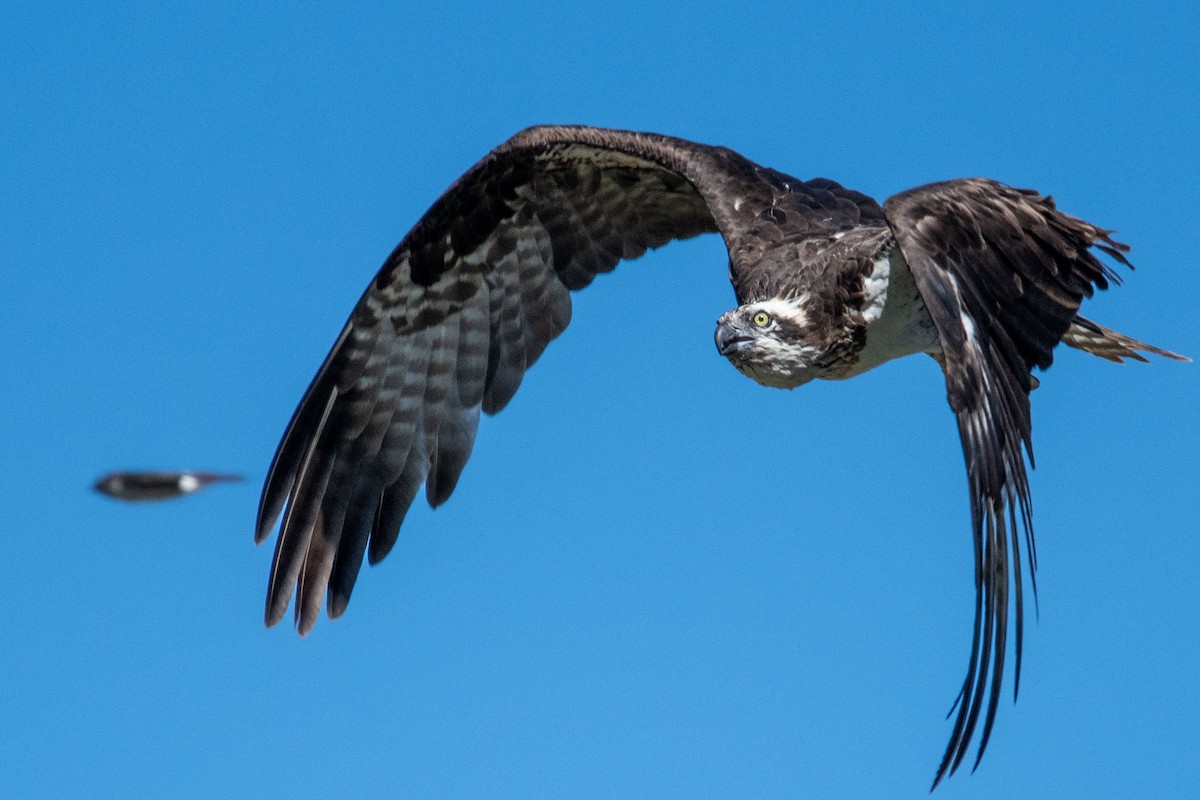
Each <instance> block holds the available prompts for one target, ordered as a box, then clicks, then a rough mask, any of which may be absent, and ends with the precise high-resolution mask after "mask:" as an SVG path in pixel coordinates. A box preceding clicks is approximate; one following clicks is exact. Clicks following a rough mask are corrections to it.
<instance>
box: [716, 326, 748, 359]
mask: <svg viewBox="0 0 1200 800" xmlns="http://www.w3.org/2000/svg"><path fill="white" fill-rule="evenodd" d="M713 338H714V339H715V340H716V343H717V352H718V353H720V354H721V355H723V356H725V357H726V358H728V357H729V356H731V355H733V354H734V353H736V352H737V351H739V350H743V349H745V347H746V345H747V344H749V343H750V342H753V341H754V337H753V336H747V335H746V334H744V333H742V332H740V331H739V330H738V329H737V328H735V327H733V326H732V325H730V324H729V323H727V322H718V323H717V332H716V334H715V335H714V337H713Z"/></svg>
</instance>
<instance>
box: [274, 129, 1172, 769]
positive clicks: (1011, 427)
mask: <svg viewBox="0 0 1200 800" xmlns="http://www.w3.org/2000/svg"><path fill="white" fill-rule="evenodd" d="M713 232H717V233H720V234H721V236H722V237H723V238H724V241H725V244H726V246H727V248H728V251H729V278H730V280H731V282H732V284H733V288H734V291H735V294H736V296H737V299H738V302H739V309H738V310H736V311H734V312H730V314H727V315H726V316H724V317H722V319H721V321H720V328H719V329H718V336H717V343H718V347H719V348H720V349H721V352H722V353H723V354H725V355H727V356H728V357H729V358H730V360H731V361H733V362H734V364H735V365H736V366H738V368H739V369H741V370H742V371H744V372H746V374H748V375H751V376H752V377H754V378H755V380H759V381H760V382H763V383H767V384H768V385H774V386H788V387H791V386H796V385H799V384H800V383H803V382H805V381H807V380H810V379H811V378H814V377H821V378H843V377H850V376H852V375H855V374H858V373H859V372H861V371H864V370H865V369H870V368H871V367H873V366H875V365H876V364H878V363H882V362H883V361H886V360H888V359H890V358H894V357H898V356H900V355H905V354H908V353H914V352H927V353H929V354H930V355H932V356H934V357H935V358H937V359H938V361H939V363H941V364H942V366H943V369H944V370H945V373H946V386H947V394H948V398H949V401H950V405H951V407H952V408H953V410H954V412H955V414H956V415H957V417H958V422H959V431H960V435H961V436H962V440H963V450H964V455H965V458H966V462H967V471H968V480H969V486H970V500H971V515H972V531H973V535H974V538H975V542H976V559H975V561H976V564H975V574H976V587H977V603H976V613H975V637H974V643H973V645H972V653H971V657H970V661H969V667H968V672H967V676H966V680H965V681H964V683H963V688H962V695H961V698H960V699H961V702H960V708H959V713H958V716H957V718H956V721H955V724H954V731H953V734H952V737H951V741H950V744H949V747H948V749H947V751H946V755H945V758H944V759H943V762H942V764H941V766H940V768H939V770H938V773H937V778H936V780H935V785H936V783H937V781H938V780H941V778H942V777H943V776H944V775H946V774H948V773H951V772H953V771H954V769H955V768H957V766H958V765H959V763H960V762H961V760H962V758H963V756H964V754H965V753H966V751H967V747H968V745H969V743H970V741H971V739H972V736H973V733H974V731H975V729H976V725H977V722H978V719H979V716H980V714H981V713H982V714H983V717H984V726H983V732H982V735H981V737H980V743H979V750H978V752H979V755H980V756H981V755H982V753H983V749H984V747H986V744H987V740H988V736H989V735H990V732H991V729H992V723H993V720H994V717H995V712H996V703H997V699H998V697H999V692H1000V685H1001V677H1002V670H1003V666H1004V657H1005V653H1006V651H1007V627H1008V610H1009V607H1010V605H1011V606H1012V607H1013V608H1014V609H1015V612H1016V620H1015V632H1016V658H1017V663H1018V674H1019V663H1020V654H1021V626H1022V611H1021V607H1022V606H1021V600H1022V598H1021V591H1022V585H1023V581H1022V577H1021V576H1022V570H1021V563H1020V558H1021V555H1020V553H1021V547H1020V541H1019V538H1020V537H1019V535H1018V529H1020V530H1023V531H1024V537H1025V541H1026V550H1027V559H1028V563H1029V572H1030V575H1031V576H1032V569H1033V566H1034V564H1033V534H1032V519H1031V513H1030V507H1029V486H1028V480H1027V476H1026V470H1025V461H1024V458H1025V457H1024V455H1023V453H1022V450H1023V449H1024V452H1025V453H1027V454H1029V455H1030V458H1031V459H1032V454H1031V450H1030V448H1031V436H1030V416H1029V401H1028V394H1029V391H1030V388H1031V385H1032V376H1031V374H1030V371H1031V369H1032V368H1033V367H1039V368H1043V369H1044V368H1046V367H1047V366H1049V364H1050V361H1051V351H1052V349H1053V347H1054V346H1055V344H1057V343H1058V341H1060V340H1063V338H1064V336H1067V337H1068V338H1067V339H1066V341H1067V343H1068V344H1071V345H1073V346H1077V347H1081V348H1082V349H1085V350H1088V351H1089V352H1094V353H1097V354H1098V355H1102V356H1104V357H1109V358H1111V357H1113V356H1114V355H1119V356H1123V357H1132V358H1140V356H1138V355H1137V351H1138V350H1143V351H1147V352H1152V353H1155V354H1158V355H1165V356H1167V357H1171V358H1178V357H1177V356H1175V355H1174V354H1172V353H1169V352H1167V351H1162V350H1158V349H1156V348H1152V347H1149V346H1148V345H1145V344H1143V343H1141V342H1138V341H1136V340H1133V339H1129V338H1128V337H1124V336H1123V335H1121V334H1116V333H1115V332H1112V331H1109V330H1108V329H1105V328H1102V327H1100V326H1097V325H1095V324H1094V323H1091V322H1089V321H1087V320H1084V319H1083V318H1082V317H1078V316H1077V314H1076V311H1077V309H1078V307H1079V304H1080V301H1081V300H1082V299H1083V298H1084V297H1086V296H1088V295H1090V294H1091V293H1092V291H1093V290H1094V289H1095V288H1105V287H1106V286H1107V285H1108V284H1109V283H1110V282H1111V281H1113V280H1114V275H1113V273H1112V271H1111V270H1110V269H1109V268H1108V267H1106V266H1104V265H1103V264H1102V263H1101V262H1100V261H1099V260H1097V258H1096V257H1095V255H1094V254H1093V252H1092V250H1091V249H1090V248H1093V247H1094V248H1097V249H1099V250H1101V251H1102V252H1105V253H1107V254H1108V255H1110V256H1112V257H1113V258H1114V259H1115V260H1117V261H1118V262H1121V263H1125V257H1124V255H1123V253H1124V251H1125V250H1126V249H1127V248H1125V247H1124V246H1123V245H1120V244H1118V243H1116V242H1115V241H1113V240H1112V239H1111V238H1110V236H1109V232H1108V231H1105V230H1102V229H1100V228H1097V227H1095V226H1093V225H1090V224H1088V223H1086V222H1083V221H1082V220H1078V219H1076V218H1074V217H1071V216H1069V215H1066V214H1063V213H1061V212H1059V211H1058V210H1057V209H1056V208H1055V206H1054V204H1053V202H1052V201H1051V200H1050V199H1049V198H1047V197H1043V196H1041V195H1039V194H1037V193H1035V192H1031V191H1026V190H1017V189H1013V188H1010V187H1008V186H1005V185H1003V184H1000V183H997V182H995V181H990V180H985V179H978V178H976V179H967V180H958V181H948V182H945V183H938V184H931V185H928V186H924V187H921V188H918V189H913V190H911V191H908V192H904V193H902V194H900V195H897V196H896V197H893V198H891V199H890V200H888V201H887V203H886V204H885V205H884V206H882V207H881V206H880V205H879V204H878V203H876V202H875V201H874V200H872V199H871V198H869V197H867V196H866V195H863V194H861V193H859V192H855V191H852V190H849V189H846V188H844V187H842V186H840V185H838V184H837V183H835V182H833V181H830V180H826V179H814V180H809V181H801V180H797V179H795V178H792V177H790V176H788V175H785V174H783V173H780V172H777V171H775V170H773V169H769V168H766V167H762V166H759V165H757V164H755V163H753V162H751V161H749V160H748V159H746V158H744V157H742V156H740V155H738V154H737V153H734V152H733V151H731V150H728V149H726V148H722V147H710V146H707V145H701V144H696V143H693V142H687V141H684V140H681V139H674V138H671V137H666V136H661V135H658V134H646V133H631V132H626V131H611V130H603V129H598V128H587V127H541V128H531V129H528V130H526V131H523V132H521V133H519V134H517V135H516V136H514V137H513V138H512V139H510V140H509V141H507V142H505V143H504V144H502V145H500V146H499V147H497V148H496V149H495V150H493V151H492V152H491V153H489V154H488V155H487V156H485V157H484V158H483V159H482V160H481V161H480V162H479V163H477V164H476V165H475V166H473V167H472V168H471V169H470V170H468V171H467V172H466V173H465V174H464V175H463V176H462V177H461V178H459V179H458V180H457V181H455V182H454V184H452V185H451V186H450V188H448V189H447V190H446V192H445V193H444V194H443V195H442V197H441V198H439V199H438V200H437V201H436V202H435V203H434V204H433V206H432V207H431V208H430V209H429V211H428V212H427V213H426V214H425V216H424V217H422V218H421V220H420V221H419V222H417V224H416V225H415V226H414V227H413V229H412V230H411V231H410V232H409V233H408V235H407V236H405V237H404V239H403V241H401V242H400V244H399V245H398V246H397V248H396V249H395V251H393V253H392V254H391V256H389V258H388V259H387V261H386V262H385V263H384V265H383V267H382V269H381V270H380V271H379V274H378V275H377V276H376V277H375V279H374V281H372V283H371V284H370V286H369V287H368V288H367V291H366V292H365V293H364V295H363V297H362V299H361V300H360V301H359V303H358V305H357V306H356V307H355V309H354V312H353V313H352V314H351V316H350V319H349V321H348V322H347V324H346V326H345V328H344V329H343V330H342V333H341V335H340V336H339V337H338V339H337V341H336V343H335V344H334V347H333V349H332V351H331V352H330V354H329V356H328V357H327V358H326V360H325V363H324V364H323V365H322V367H321V369H320V371H319V372H318V373H317V376H316V378H315V379H314V380H313V382H312V384H311V385H310V387H309V389H308V391H307V392H306V393H305V395H304V398H303V399H302V400H301V402H300V405H299V407H298V408H297V409H296V412H295V415H294V416H293V418H292V420H291V422H290V423H289V425H288V428H287V431H286V432H285V434H284V437H283V440H282V442H281V443H280V445H279V449H278V451H277V452H276V455H275V459H274V462H273V463H272V465H271V470H270V473H269V475H268V478H267V481H266V484H265V486H264V490H263V495H262V500H261V504H260V508H259V515H258V526H257V536H256V538H257V540H258V541H260V542H261V541H262V540H263V539H265V538H266V536H267V535H268V534H269V533H270V531H271V529H272V527H273V526H274V524H275V522H276V520H277V519H278V518H279V516H280V514H281V513H282V514H283V521H282V524H281V525H280V533H279V538H278V540H277V543H276V548H275V557H274V561H273V564H272V567H271V577H270V582H269V587H268V594H267V606H266V620H267V624H269V625H270V624H274V623H276V622H278V621H279V620H280V619H281V618H282V617H283V615H284V613H285V612H286V610H287V607H288V604H289V602H290V600H291V597H292V593H293V591H295V592H296V593H297V594H298V599H297V603H296V622H297V626H298V627H299V630H300V632H301V633H307V632H308V631H309V630H310V629H311V627H312V626H313V624H314V623H315V621H316V619H317V616H318V614H319V612H320V608H321V605H322V601H323V600H324V599H325V598H327V602H328V611H329V615H330V616H331V617H336V616H339V615H340V614H341V613H342V612H343V611H344V610H345V608H346V604H347V602H348V601H349V597H350V592H351V589H352V588H353V586H354V583H355V580H356V578H357V575H358V571H359V568H360V566H361V564H362V560H363V557H364V554H365V555H366V557H367V558H368V560H369V561H370V562H371V563H375V562H377V561H379V560H380V559H382V558H383V557H384V556H386V555H387V553H388V551H389V550H390V549H391V548H392V546H393V544H394V543H395V541H396V536H397V533H398V531H399V528H400V526H401V523H402V522H403V519H404V516H405V513H406V512H407V510H408V508H409V506H410V505H411V503H412V502H413V500H414V498H415V496H416V494H417V492H418V490H419V489H420V487H421V486H422V484H424V486H425V494H426V498H427V500H428V501H429V503H430V504H431V505H434V506H436V505H438V504H440V503H442V502H444V501H445V500H446V499H447V498H448V497H449V496H450V494H451V493H452V492H453V490H454V488H455V485H456V483H457V481H458V478H459V475H460V473H461V472H462V469H463V467H464V465H465V464H466V461H467V459H468V457H469V456H470V453H471V448H472V446H473V443H474V439H475V431H476V426H477V424H478V421H479V413H480V411H482V412H484V413H487V414H494V413H496V412H498V411H500V410H501V409H502V408H504V406H505V405H506V404H507V403H508V401H509V400H510V399H511V398H512V396H513V394H514V393H515V392H516V390H517V388H518V386H519V385H520V383H521V379H522V377H523V375H524V373H525V370H526V369H528V368H529V367H530V366H532V365H533V363H534V362H535V361H536V360H537V358H538V357H539V356H540V355H541V353H542V351H543V350H544V348H545V347H546V346H547V345H548V344H549V342H550V341H551V340H552V339H554V338H555V337H556V336H558V334H559V333H561V332H562V331H563V329H564V328H565V327H566V325H567V323H568V322H569V320H570V316H571V299H570V293H571V292H572V291H575V290H578V289H581V288H583V287H585V286H587V285H588V284H589V283H590V282H591V281H592V280H593V279H594V278H595V276H596V275H597V274H598V273H601V272H607V271H609V270H611V269H613V268H614V267H615V266H616V265H617V263H618V262H620V261H621V260H625V259H632V258H637V257H638V256H640V255H642V254H643V253H645V252H646V250H648V249H650V248H655V247H659V246H661V245H663V244H666V243H667V242H669V241H672V240H674V239H685V238H689V237H693V236H697V235H699V234H701V233H713ZM910 273H911V275H910ZM889 288H891V289H892V292H891V296H889V294H888V289H889ZM752 320H753V321H752ZM1068 334H1070V335H1068ZM1010 591H1012V592H1013V593H1014V594H1015V597H1014V598H1013V601H1012V602H1010V597H1009V592H1010ZM1014 683H1015V682H1014ZM1014 691H1015V685H1014Z"/></svg>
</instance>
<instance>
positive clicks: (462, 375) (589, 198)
mask: <svg viewBox="0 0 1200 800" xmlns="http://www.w3.org/2000/svg"><path fill="white" fill-rule="evenodd" d="M768 172H769V174H768ZM774 176H775V173H773V172H770V171H763V170H762V168H759V167H758V166H757V165H755V164H753V163H752V162H749V161H748V160H746V159H744V158H742V157H741V156H738V155H737V154H736V153H733V152H732V151H729V150H726V149H725V148H718V147H709V146H706V145H699V144H694V143H691V142H687V141H684V140H681V139H673V138H670V137H666V136H661V135H658V134H642V133H632V132H627V131H611V130H605V129H598V128H588V127H537V128H530V129H527V130H525V131H522V132H521V133H519V134H517V135H516V136H514V137H513V138H512V139H510V140H509V141H507V142H505V143H504V144H502V145H500V146H499V147H497V148H496V149H494V150H493V151H491V152H490V153H489V154H488V155H487V156H485V157H484V158H483V159H482V160H480V161H479V162H478V163H477V164H475V165H474V166H473V167H472V168H471V169H470V170H468V171H467V172H466V173H465V174H464V175H463V176H462V177H460V178H459V179H458V180H457V181H455V182H454V184H452V185H451V186H450V188H449V189H447V190H446V192H445V193H444V194H443V195H442V197H441V198H439V199H438V200H437V201H436V202H435V203H434V204H433V206H432V207H431V208H430V209H429V211H428V212H427V213H426V214H425V215H424V216H423V217H422V218H421V220H420V221H418V222H417V224H416V225H415V226H414V227H413V229H412V230H411V231H410V232H409V234H408V235H407V236H405V238H404V239H403V241H401V243H400V244H399V245H398V246H397V248H396V249H395V251H393V253H392V254H391V256H390V257H389V258H388V259H387V261H386V262H385V263H384V265H383V267H382V268H381V269H380V271H379V273H378V274H377V275H376V277H375V279H374V280H373V281H372V283H371V284H370V286H369V287H368V288H367V290H366V292H365V293H364V294H363V296H362V298H361V299H360V300H359V302H358V304H357V306H356V307H355V309H354V311H353V313H352V314H351V316H350V319H349V320H348V321H347V323H346V326H345V328H344V329H343V330H342V332H341V335H340V336H339V338H338V340H337V342H336V343H335V344H334V346H333V349H332V350H331V351H330V353H329V355H328V356H327V357H326V359H325V362H324V363H323V365H322V366H321V369H320V371H319V372H318V374H317V376H316V377H315V378H314V380H313V381H312V383H311V385H310V386H309V387H308V390H307V391H306V392H305V394H304V397H303V399H302V400H301V402H300V404H299V406H298V407H297V409H296V411H295V413H294V414H293V416H292V419H291V422H290V423H289V424H288V427H287V430H286V432H285V434H284V436H283V439H282V441H281V442H280V445H279V447H278V449H277V451H276V453H275V457H274V459H273V461H272V464H271V468H270V471H269V474H268V476H267V479H266V482H265V484H264V487H263V493H262V497H261V500H260V504H259V512H258V519H257V527H256V536H255V539H256V541H257V542H262V541H263V540H265V539H266V537H267V536H268V535H269V534H270V532H271V530H272V528H273V527H274V525H275V522H276V520H277V519H279V517H280V514H281V513H282V515H283V516H282V522H281V524H280V527H279V536H278V539H277V542H276V546H275V555H274V559H273V562H272V567H271V576H270V580H269V585H268V593H267V603H266V614H265V617H266V622H267V624H268V625H273V624H275V623H276V622H278V621H279V620H280V619H281V618H282V617H283V615H284V614H285V613H286V611H287V607H288V605H289V604H290V602H291V598H292V593H293V587H295V591H296V593H297V598H298V599H297V602H296V625H297V627H298V629H299V631H300V632H301V634H304V633H307V632H308V630H310V629H311V628H312V626H313V624H314V623H315V621H316V619H317V617H318V616H319V613H320V609H321V605H322V599H323V598H324V596H325V595H326V594H327V595H328V613H329V616H330V617H336V616H339V615H340V614H341V613H342V612H343V611H344V610H345V607H346V604H347V602H348V600H349V597H350V592H351V590H352V588H353V586H354V583H355V580H356V578H357V575H358V572H359V568H360V567H361V564H362V559H363V556H364V554H366V556H367V558H368V560H369V561H370V562H371V563H376V562H378V561H379V560H381V559H382V558H384V556H386V555H387V553H388V551H389V550H390V549H391V547H392V546H393V544H394V543H395V541H396V537H397V534H398V531H399V528H400V525H401V523H402V522H403V519H404V516H405V513H406V512H407V510H408V508H409V506H410V505H411V503H412V501H413V499H414V498H415V497H416V494H417V492H418V490H419V489H420V487H421V485H422V484H424V485H425V489H426V496H427V499H428V501H429V503H430V504H431V505H433V506H436V505H438V504H440V503H442V502H444V501H445V500H446V499H447V498H448V497H449V496H450V494H451V492H452V491H453V489H454V487H455V484H456V482H457V480H458V477H459V475H460V473H461V471H462V469H463V467H464V466H465V464H466V461H467V459H468V457H469V456H470V453H471V449H472V446H473V443H474V439H475V431H476V425H477V424H478V419H479V413H480V411H481V410H482V411H483V412H484V413H487V414H494V413H496V412H498V411H500V410H501V409H502V408H503V407H504V406H505V404H506V403H507V402H508V401H509V399H511V397H512V396H513V394H514V393H515V392H516V390H517V387H518V386H519V385H520V383H521V379H522V377H523V375H524V373H525V371H526V370H527V369H528V368H529V367H530V366H531V365H532V364H533V363H534V362H535V361H536V360H537V358H538V357H539V356H540V354H541V352H542V351H543V350H544V349H545V347H546V345H547V344H548V343H549V342H550V341H551V340H552V339H554V338H555V337H556V336H558V334H559V333H561V332H562V331H563V330H564V329H565V328H566V326H567V323H568V321H569V319H570V313H571V301H570V292H571V291H574V290H577V289H581V288H583V287H585V286H586V285H588V284H589V283H590V282H591V281H592V279H593V278H594V277H595V276H596V275H597V274H598V273H601V272H607V271H610V270H612V269H613V268H614V267H615V266H616V264H617V263H618V262H619V261H622V260H626V259H633V258H637V257H639V256H641V255H642V254H643V253H645V252H646V250H647V249H651V248H655V247H659V246H661V245H664V244H666V243H667V242H669V241H672V240H674V239H684V238H689V237H693V236H696V235H699V234H701V233H706V232H716V231H718V230H721V231H727V230H728V229H731V228H732V227H734V223H735V221H736V220H735V218H736V216H737V215H736V212H735V210H734V209H733V207H732V200H731V199H728V195H729V193H730V191H731V190H730V188H729V187H730V185H731V184H733V185H735V186H736V187H737V190H738V191H739V192H743V193H744V192H750V193H754V192H756V191H757V192H759V193H760V194H761V193H762V192H766V193H767V194H769V193H770V192H771V191H772V189H771V187H770V186H768V187H767V188H766V189H763V188H762V187H761V186H760V184H771V185H773V182H774V181H776V179H775V177H774ZM783 177H786V176H783ZM726 200H728V202H726ZM852 202H853V201H852ZM768 204H769V200H768ZM726 239H727V241H728V236H727V237H726Z"/></svg>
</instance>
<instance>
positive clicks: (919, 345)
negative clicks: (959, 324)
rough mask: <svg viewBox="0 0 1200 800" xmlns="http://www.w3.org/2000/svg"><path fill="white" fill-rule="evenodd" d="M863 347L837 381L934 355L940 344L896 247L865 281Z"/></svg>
mask: <svg viewBox="0 0 1200 800" xmlns="http://www.w3.org/2000/svg"><path fill="white" fill-rule="evenodd" d="M865 288H866V295H867V304H866V308H865V309H864V311H863V314H864V315H865V316H866V318H867V344H866V346H865V347H863V349H862V350H861V351H859V354H858V363H856V364H855V365H854V366H853V367H852V368H851V369H850V370H849V371H848V372H847V373H845V374H844V375H839V376H838V377H839V378H850V377H853V376H855V375H861V374H862V373H864V372H866V371H867V370H869V369H874V368H875V367H878V366H879V365H880V364H882V363H884V362H885V361H891V360H892V359H893V358H900V357H901V356H908V355H912V354H913V353H938V352H940V351H941V343H940V342H939V341H938V335H937V330H936V329H935V328H934V327H933V320H932V319H931V318H930V316H929V311H927V310H926V308H925V303H924V301H922V300H921V295H920V293H918V292H917V285H916V283H915V282H914V281H913V277H912V273H911V272H910V271H909V269H908V264H907V263H905V261H904V256H902V255H901V254H900V248H899V247H893V248H892V249H891V251H890V252H888V253H887V254H885V255H883V256H881V257H880V258H879V259H878V260H877V261H876V262H875V269H874V270H872V272H871V274H870V276H868V278H867V280H866V287H865Z"/></svg>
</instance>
